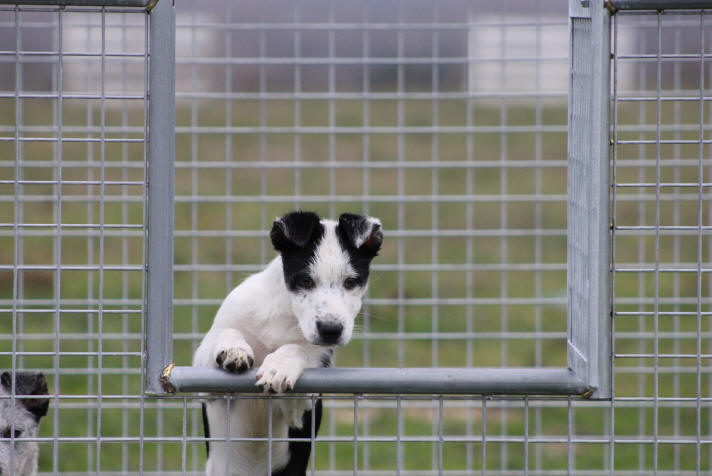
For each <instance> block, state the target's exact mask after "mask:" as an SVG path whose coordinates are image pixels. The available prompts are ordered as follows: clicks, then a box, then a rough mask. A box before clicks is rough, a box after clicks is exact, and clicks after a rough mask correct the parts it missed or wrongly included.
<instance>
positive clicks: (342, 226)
mask: <svg viewBox="0 0 712 476" xmlns="http://www.w3.org/2000/svg"><path fill="white" fill-rule="evenodd" d="M339 234H340V235H341V237H342V239H345V240H346V241H347V242H348V243H350V244H351V246H353V247H354V248H356V249H358V250H360V251H364V252H366V253H367V254H369V255H370V256H371V257H373V256H376V255H377V254H378V251H379V250H380V249H381V244H383V231H382V230H381V221H380V220H379V219H378V218H373V217H370V216H367V215H355V214H353V213H343V214H342V215H341V216H340V217H339Z"/></svg>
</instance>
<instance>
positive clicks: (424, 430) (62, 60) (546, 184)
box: [0, 0, 712, 476]
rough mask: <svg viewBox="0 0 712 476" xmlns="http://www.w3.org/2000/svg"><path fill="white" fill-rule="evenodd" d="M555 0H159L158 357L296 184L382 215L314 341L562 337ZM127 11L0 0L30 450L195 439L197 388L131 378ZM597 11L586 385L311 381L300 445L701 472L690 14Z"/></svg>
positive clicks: (136, 207) (122, 462)
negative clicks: (600, 279) (599, 69)
mask: <svg viewBox="0 0 712 476" xmlns="http://www.w3.org/2000/svg"><path fill="white" fill-rule="evenodd" d="M559 3H560V2H553V1H546V0H539V1H536V2H516V1H514V0H512V1H510V2H485V1H477V2H472V1H455V2H450V1H448V2H439V1H423V2H421V1H408V2H405V1H403V0H395V1H389V2H383V1H378V2H376V1H369V0H362V1H359V2H335V1H281V0H280V1H275V2H269V3H265V2H258V1H240V2H230V1H227V0H223V1H217V0H214V1H201V2H188V1H183V2H178V4H177V35H176V39H177V52H176V57H177V65H176V72H177V74H176V125H177V127H176V145H177V147H176V152H177V154H176V186H175V190H176V197H175V198H176V210H175V212H176V221H175V223H176V230H175V329H174V335H175V351H174V355H175V360H176V363H177V364H179V365H189V362H190V360H191V355H192V350H193V348H194V347H195V346H196V345H197V342H198V341H199V340H200V338H201V337H202V335H203V333H204V332H205V331H206V330H207V328H208V327H209V325H210V323H211V321H212V318H213V315H214V313H215V311H216V309H217V306H218V305H219V304H220V302H221V300H222V299H223V298H224V296H225V295H226V294H227V292H228V291H229V290H230V289H232V287H234V286H235V285H236V284H237V283H239V282H240V281H241V280H242V279H243V278H244V277H245V276H247V275H248V274H249V273H251V272H254V271H257V270H259V269H261V267H262V266H263V265H264V264H265V263H266V262H268V261H269V259H271V257H272V256H273V252H272V251H271V247H270V244H269V240H268V237H267V230H268V229H269V228H270V225H271V222H272V219H273V218H274V217H275V216H277V215H281V214H282V213H284V212H285V211H288V210H291V209H294V208H304V209H312V210H315V211H317V212H319V213H321V214H322V215H327V216H332V217H333V216H337V215H338V214H339V213H341V212H343V211H355V212H366V213H370V214H372V215H374V216H377V217H379V218H381V220H382V222H383V223H384V228H385V230H386V241H385V246H384V250H383V252H382V255H381V256H380V257H379V258H377V260H376V261H375V262H374V271H373V274H372V282H371V284H370V291H369V295H368V298H367V299H366V301H365V306H364V310H363V313H362V317H361V318H360V319H361V321H360V327H361V328H360V332H359V333H357V335H356V336H355V337H354V340H353V341H352V342H351V343H350V344H349V346H348V347H346V348H344V349H341V350H340V352H338V354H337V359H336V362H337V364H338V365H339V366H345V367H348V366H358V367H368V366H372V367H379V366H380V367H418V366H421V367H422V366H432V367H458V366H482V367H485V366H488V367H508V366H550V367H561V366H564V365H565V362H566V295H565V294H566V276H565V272H566V256H565V249H566V241H565V240H566V234H565V230H566V217H565V214H566V127H567V124H566V117H567V112H566V93H567V80H568V78H567V73H568V60H567V54H568V47H567V41H568V40H567V34H568V27H567V16H566V10H565V8H562V6H561V5H559ZM147 22H148V18H147V16H146V13H145V11H144V10H142V9H135V10H132V9H126V8H122V9H120V10H118V9H111V8H104V9H100V8H79V7H67V8H64V9H63V8H49V7H15V6H0V72H2V74H0V151H1V152H0V200H1V201H2V202H3V203H5V204H6V206H0V283H2V285H0V316H1V317H0V329H2V331H1V332H0V341H1V342H2V344H0V368H1V369H22V370H27V369H33V370H39V371H42V372H44V373H45V375H46V376H47V379H48V384H49V387H50V410H49V414H48V416H47V417H45V418H44V419H43V420H41V424H40V433H39V436H38V438H36V441H37V442H38V444H39V448H40V461H39V470H40V474H77V475H78V474H89V473H102V474H135V473H140V474H201V471H202V470H203V467H204V462H205V446H204V440H203V433H202V428H201V419H200V412H199V406H200V399H199V398H198V396H194V395H184V396H166V397H160V398H157V397H144V396H143V392H142V382H143V378H142V375H141V368H142V358H141V357H142V353H143V348H142V345H143V344H142V342H143V331H144V318H145V308H144V303H145V298H146V296H145V293H144V289H145V272H144V270H145V264H146V256H145V251H144V250H145V233H146V226H145V223H146V220H145V217H146V196H147V188H146V167H147V154H146V150H147V149H146V147H147V144H146V138H147V107H148V97H147V74H148V64H149V56H150V52H149V51H148V27H147ZM613 34H614V41H613V45H614V46H613V49H614V51H613V53H614V55H613V67H612V70H613V75H614V78H613V83H612V84H613V98H612V111H613V115H612V121H613V123H612V137H613V143H614V144H613V163H612V171H613V174H612V175H613V184H612V189H611V190H612V191H611V193H612V210H613V213H612V216H613V217H614V228H613V240H614V243H613V244H614V246H613V248H612V249H613V250H614V255H613V260H612V290H613V293H612V294H613V298H612V303H611V306H612V309H611V311H612V312H613V313H614V339H613V340H614V342H613V345H614V359H613V376H614V377H613V378H614V398H613V399H612V400H611V401H585V400H581V399H578V398H569V397H562V398H556V397H554V398H552V397H547V398H543V397H534V396H531V397H489V396H484V397H483V396H473V397H455V396H404V395H385V396H373V395H346V396H337V395H329V396H325V397H324V407H325V414H324V420H323V422H322V427H321V430H320V432H319V434H318V435H317V436H316V438H315V440H314V450H313V457H312V459H311V462H310V470H309V472H310V474H319V475H327V474H328V475H342V474H343V475H346V474H364V475H365V474H370V475H426V474H427V475H432V474H447V475H472V474H482V475H484V474H488V475H513V474H523V475H563V474H582V475H593V474H626V475H631V476H632V475H648V474H659V475H685V474H711V473H712V471H711V470H710V465H711V464H712V463H711V461H712V426H711V425H712V421H711V419H710V402H711V401H712V400H711V399H710V393H711V392H710V390H711V389H712V388H711V386H712V382H711V381H710V378H709V375H710V366H709V358H710V356H712V349H710V344H709V337H710V336H712V329H711V328H710V326H709V324H708V322H707V321H708V316H709V315H710V314H711V312H710V308H709V304H710V294H711V293H710V291H711V290H712V288H711V286H712V284H711V283H710V281H709V271H710V269H712V268H711V267H710V262H709V260H710V258H709V256H710V255H711V254H712V241H710V239H709V227H710V222H711V221H712V220H711V219H712V216H710V213H712V212H711V211H710V208H709V205H708V204H709V198H710V197H709V196H708V191H709V183H708V182H710V178H709V173H708V172H707V171H706V169H705V166H706V165H709V158H708V155H709V143H710V136H709V125H708V123H709V120H708V118H707V115H706V114H709V112H708V111H709V94H710V93H709V91H710V89H711V88H710V86H709V83H710V78H712V71H711V70H710V69H709V54H710V53H709V52H710V48H711V47H712V37H711V35H710V21H709V20H708V19H707V18H706V16H705V15H704V14H702V13H700V12H676V13H674V14H672V13H664V14H662V13H651V14H647V13H635V14H633V13H622V12H619V13H618V14H616V15H615V16H614V19H613ZM209 398H219V399H223V398H225V399H228V400H231V399H232V400H235V399H254V398H263V397H258V396H254V395H240V396H235V395H233V396H222V395H220V396H211V397H209ZM276 398H278V397H271V398H270V399H267V400H263V401H265V402H266V404H267V405H272V404H273V402H274V400H275V399H276ZM286 398H293V397H286Z"/></svg>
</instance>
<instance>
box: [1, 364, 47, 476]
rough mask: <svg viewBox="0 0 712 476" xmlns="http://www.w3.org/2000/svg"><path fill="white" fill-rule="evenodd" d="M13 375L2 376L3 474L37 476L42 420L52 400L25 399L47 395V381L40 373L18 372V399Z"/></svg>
mask: <svg viewBox="0 0 712 476" xmlns="http://www.w3.org/2000/svg"><path fill="white" fill-rule="evenodd" d="M12 390H13V389H12V375H11V374H10V372H3V374H2V375H1V376H0V475H2V476H7V475H13V476H34V475H35V474H37V458H38V457H39V447H38V445H37V442H36V441H24V440H23V439H24V438H37V432H38V429H39V423H40V419H41V418H42V417H43V416H45V415H46V414H47V409H48V408H49V399H48V398H47V399H45V398H22V397H23V396H36V395H48V390H47V381H46V380H45V376H44V374H42V373H41V372H15V395H17V398H15V400H14V402H13V399H12V398H11V395H12Z"/></svg>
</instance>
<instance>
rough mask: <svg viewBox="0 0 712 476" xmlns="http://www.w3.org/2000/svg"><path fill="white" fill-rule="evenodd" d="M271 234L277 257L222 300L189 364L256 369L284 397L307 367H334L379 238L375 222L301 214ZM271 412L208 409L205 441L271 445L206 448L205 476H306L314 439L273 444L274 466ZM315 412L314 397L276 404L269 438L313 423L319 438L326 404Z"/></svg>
mask: <svg viewBox="0 0 712 476" xmlns="http://www.w3.org/2000/svg"><path fill="white" fill-rule="evenodd" d="M270 238H271V240H272V244H273V245H274V248H275V249H276V250H277V251H278V252H279V253H280V254H279V256H277V257H276V258H275V259H274V260H273V261H272V262H271V263H270V264H269V265H268V266H267V268H266V269H265V270H264V271H262V272H260V273H257V274H254V275H252V276H250V277H249V278H247V279H246V280H245V281H244V282H243V283H242V284H240V285H239V286H237V287H236V288H235V289H233V290H232V292H230V294H229V295H228V296H227V298H225V301H223V303H222V305H221V306H220V309H218V312H217V315H216V316H215V320H214V321H213V325H212V327H211V328H210V330H209V331H208V333H207V334H206V335H205V337H204V338H203V341H202V342H201V343H200V346H199V347H198V348H197V350H196V351H195V355H194V358H193V365H195V366H198V367H201V366H202V367H205V366H217V367H219V368H221V369H224V370H226V371H228V372H233V373H241V372H245V371H246V370H248V369H250V368H251V367H253V366H256V367H258V370H257V381H256V383H255V385H257V386H258V387H261V388H262V390H263V391H264V392H266V393H276V394H281V393H284V392H288V391H290V390H291V389H292V388H293V387H294V384H295V382H296V381H297V379H298V378H299V376H300V375H301V374H302V372H303V371H304V369H306V368H310V367H328V366H330V365H331V359H332V356H333V349H334V347H337V346H342V345H345V344H346V343H348V342H349V340H350V339H351V335H352V332H353V328H354V319H355V318H356V314H358V312H359V310H360V309H361V299H362V297H363V295H364V294H365V292H366V286H367V284H368V274H369V266H370V263H371V260H372V259H373V258H374V257H375V256H376V255H377V254H378V251H379V250H380V248H381V243H382V242H383V233H382V231H381V222H380V221H379V220H378V219H377V218H372V217H369V216H365V215H354V214H350V213H344V214H342V215H341V216H340V217H339V220H338V221H333V220H321V219H320V218H319V217H318V216H317V215H316V214H315V213H312V212H301V211H297V212H291V213H288V214H286V215H284V216H282V217H280V218H278V219H277V220H275V222H274V224H273V226H272V231H271V232H270ZM228 410H229V412H230V414H229V415H228V414H227V413H228ZM268 411H269V403H268V401H267V400H265V399H243V400H240V399H238V400H231V401H230V402H229V403H228V401H226V400H208V401H207V402H206V403H204V404H203V423H204V427H205V435H206V437H208V438H210V437H213V438H226V437H227V435H229V436H230V437H231V438H238V439H239V438H264V439H265V440H264V441H233V442H229V443H222V442H218V441H210V442H208V461H207V468H206V473H207V475H208V476H216V475H223V474H229V475H230V476H255V475H267V474H272V475H273V476H287V475H289V476H297V475H299V476H302V475H305V474H306V467H307V463H308V460H309V454H310V450H311V443H310V442H308V441H305V442H289V443H287V442H272V448H271V451H272V454H271V460H272V467H271V468H268V451H269V449H268V446H267V445H268V443H267V441H266V438H267V436H268V434H269V429H268V428H267V426H268V422H269V415H268ZM314 412H315V414H314V416H313V417H312V401H311V399H310V398H296V399H276V400H274V401H273V406H272V437H273V438H287V437H289V438H310V437H311V435H312V420H313V421H314V430H313V431H314V434H315V435H316V432H317V431H318V430H319V424H320V422H321V400H317V403H316V405H315V407H314ZM228 422H229V428H227V426H228Z"/></svg>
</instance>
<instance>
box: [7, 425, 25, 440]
mask: <svg viewBox="0 0 712 476" xmlns="http://www.w3.org/2000/svg"><path fill="white" fill-rule="evenodd" d="M10 435H11V430H10V427H7V428H5V429H4V430H3V432H2V437H3V438H6V439H10ZM20 435H22V430H17V429H16V430H15V438H19V437H20Z"/></svg>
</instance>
